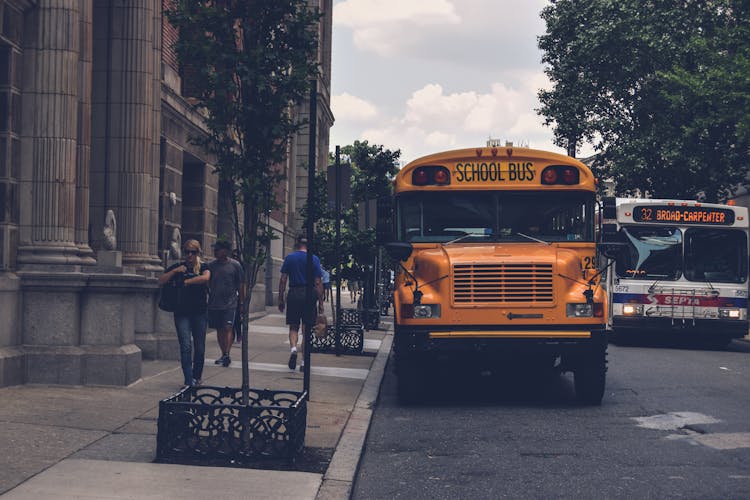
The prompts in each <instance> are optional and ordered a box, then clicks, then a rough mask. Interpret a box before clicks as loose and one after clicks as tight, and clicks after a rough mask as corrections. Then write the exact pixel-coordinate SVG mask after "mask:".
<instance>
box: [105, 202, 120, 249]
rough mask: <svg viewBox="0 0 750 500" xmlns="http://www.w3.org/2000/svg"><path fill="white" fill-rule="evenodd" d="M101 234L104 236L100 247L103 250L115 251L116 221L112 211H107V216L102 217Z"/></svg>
mask: <svg viewBox="0 0 750 500" xmlns="http://www.w3.org/2000/svg"><path fill="white" fill-rule="evenodd" d="M102 233H103V234H104V239H103V240H102V247H103V248H104V249H105V250H116V249H117V219H116V218H115V212H114V211H113V210H107V215H105V217H104V229H103V230H102Z"/></svg>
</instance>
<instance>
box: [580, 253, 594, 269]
mask: <svg viewBox="0 0 750 500" xmlns="http://www.w3.org/2000/svg"><path fill="white" fill-rule="evenodd" d="M581 265H582V266H583V268H584V269H596V257H594V256H592V255H587V256H586V257H584V258H583V262H582V263H581Z"/></svg>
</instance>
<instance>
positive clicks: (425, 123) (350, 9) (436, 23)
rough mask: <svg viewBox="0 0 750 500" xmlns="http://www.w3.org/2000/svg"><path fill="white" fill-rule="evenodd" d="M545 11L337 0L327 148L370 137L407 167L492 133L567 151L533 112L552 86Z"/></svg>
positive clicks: (537, 0) (532, 1) (433, 1)
mask: <svg viewBox="0 0 750 500" xmlns="http://www.w3.org/2000/svg"><path fill="white" fill-rule="evenodd" d="M546 5H549V0H503V1H502V2H498V1H497V0H460V1H459V0H334V27H333V29H334V36H333V38H334V44H333V51H334V53H333V83H332V86H333V88H334V89H335V91H336V92H338V94H339V95H338V96H336V97H334V102H333V108H334V114H335V116H336V123H335V124H334V127H333V128H332V129H331V144H332V145H335V144H340V145H346V144H351V143H352V142H353V141H354V140H368V141H370V142H371V143H375V144H381V145H383V146H384V147H386V148H388V149H391V150H396V149H400V150H401V152H402V160H404V161H411V160H413V159H415V158H417V157H419V156H423V155H426V154H430V153H434V152H437V151H443V150H448V149H455V148H464V147H467V148H472V147H475V146H478V145H483V144H484V143H485V141H486V140H487V139H488V138H489V137H492V138H494V139H500V140H508V141H513V142H514V143H516V144H519V143H523V144H528V145H529V146H530V147H532V148H538V149H543V150H550V151H558V152H563V150H562V149H561V148H558V147H556V146H554V145H553V142H552V141H553V134H552V130H551V129H550V128H549V127H545V126H544V125H543V122H544V118H543V117H541V116H539V115H537V114H536V111H535V109H536V108H538V107H539V106H540V104H539V101H538V99H537V93H538V91H539V89H542V88H550V87H551V85H550V82H549V80H548V78H547V77H546V75H545V74H544V72H543V67H542V64H541V56H542V54H541V52H540V51H539V49H538V47H537V37H538V36H539V35H541V34H542V33H543V32H544V30H545V26H544V22H543V21H542V20H541V19H540V17H539V12H540V11H541V9H542V8H544V7H545V6H546ZM344 92H346V93H348V94H349V95H348V96H347V95H346V94H344ZM353 96H357V97H353ZM345 97H350V99H349V100H348V102H347V100H346V99H345ZM363 103H364V104H363Z"/></svg>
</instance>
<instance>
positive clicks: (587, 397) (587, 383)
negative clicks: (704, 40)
mask: <svg viewBox="0 0 750 500" xmlns="http://www.w3.org/2000/svg"><path fill="white" fill-rule="evenodd" d="M573 380H574V382H575V388H576V399H578V401H580V402H581V403H583V404H587V405H600V404H602V398H603V397H604V386H605V384H606V380H607V349H606V348H604V349H595V350H594V351H592V352H590V353H588V354H586V355H585V356H583V357H582V358H580V360H579V361H578V363H577V366H576V368H575V370H574V372H573Z"/></svg>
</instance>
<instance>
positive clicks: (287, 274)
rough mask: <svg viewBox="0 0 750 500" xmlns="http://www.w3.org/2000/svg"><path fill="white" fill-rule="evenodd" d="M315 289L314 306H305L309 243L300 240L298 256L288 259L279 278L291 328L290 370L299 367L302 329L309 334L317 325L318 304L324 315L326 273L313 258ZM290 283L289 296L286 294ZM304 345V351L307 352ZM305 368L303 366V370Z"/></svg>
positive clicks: (281, 306)
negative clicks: (298, 356) (316, 308)
mask: <svg viewBox="0 0 750 500" xmlns="http://www.w3.org/2000/svg"><path fill="white" fill-rule="evenodd" d="M312 261H313V279H314V281H313V285H314V286H313V289H314V293H315V297H316V298H317V300H316V299H314V300H313V303H312V304H306V303H305V299H306V297H305V286H306V284H307V239H305V238H298V239H297V242H296V244H295V245H294V252H292V253H290V254H289V255H287V256H286V257H285V258H284V263H283V264H282V265H281V277H280V278H279V311H281V312H284V309H286V324H287V325H289V347H290V353H289V363H288V364H289V369H290V370H294V369H295V368H296V366H297V342H298V340H299V326H300V323H302V331H303V332H306V331H307V325H312V324H314V323H315V302H316V301H317V303H318V313H320V314H322V313H323V282H322V277H323V270H322V268H321V267H320V259H318V256H317V255H313V257H312ZM287 282H288V283H289V293H288V294H286V300H285V299H284V296H285V293H286V286H287ZM304 345H305V344H304V342H303V343H302V346H300V351H301V350H302V349H303V348H304ZM303 368H304V366H303V365H300V370H302V369H303Z"/></svg>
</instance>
